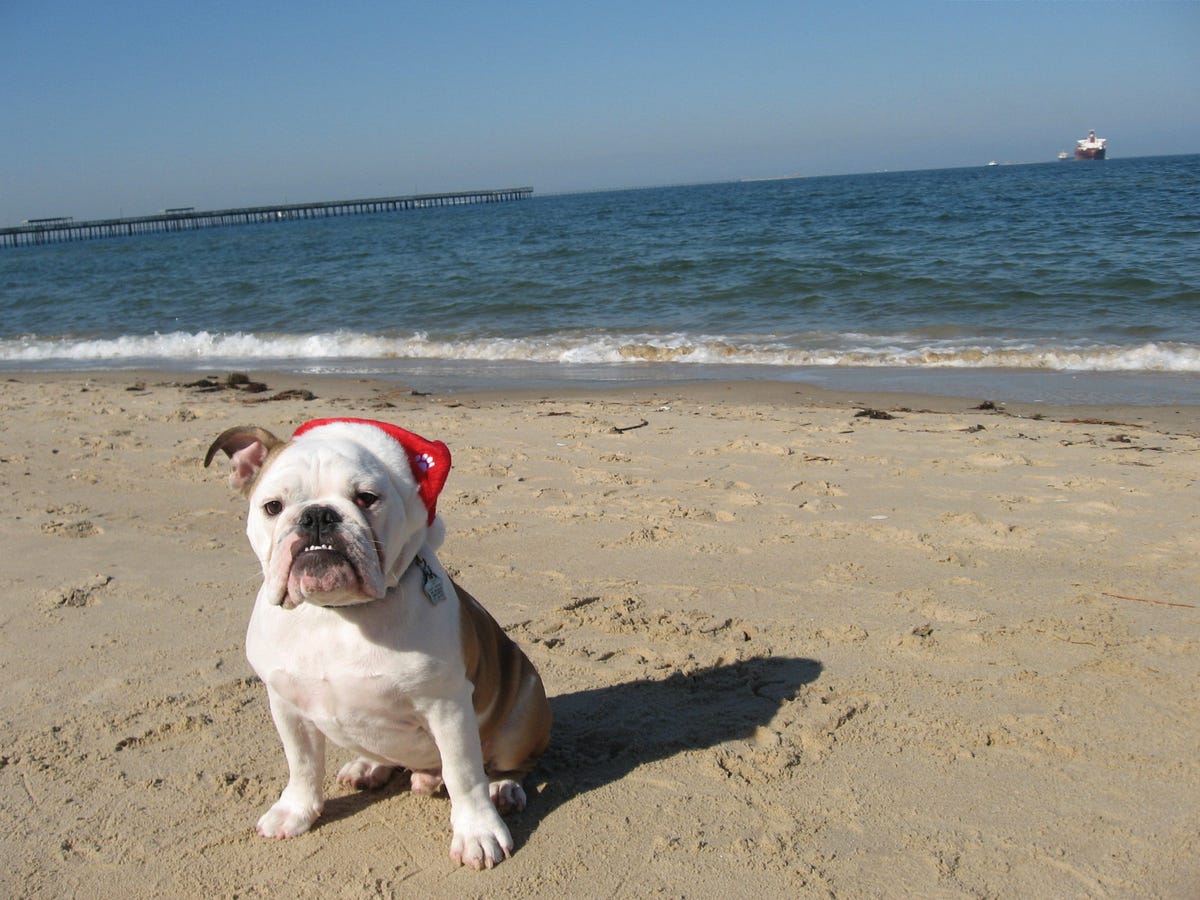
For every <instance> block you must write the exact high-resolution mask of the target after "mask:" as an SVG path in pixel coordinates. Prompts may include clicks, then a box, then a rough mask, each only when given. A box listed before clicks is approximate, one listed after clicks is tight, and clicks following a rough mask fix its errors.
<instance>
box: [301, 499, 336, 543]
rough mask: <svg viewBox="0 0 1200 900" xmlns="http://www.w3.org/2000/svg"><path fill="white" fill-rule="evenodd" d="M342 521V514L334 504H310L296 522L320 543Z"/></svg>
mask: <svg viewBox="0 0 1200 900" xmlns="http://www.w3.org/2000/svg"><path fill="white" fill-rule="evenodd" d="M341 522H342V514H341V513H340V512H338V511H337V510H336V509H334V508H333V507H332V506H318V505H314V506H310V507H308V508H306V509H305V510H304V512H302V513H301V514H300V519H299V520H298V522H297V523H296V524H297V525H299V526H300V528H301V530H303V531H304V532H305V533H306V534H307V535H309V536H310V537H312V538H313V539H314V540H316V541H317V542H318V543H321V542H322V539H323V538H325V537H328V536H329V534H330V532H331V531H333V529H334V528H335V527H336V526H337V525H340V524H341Z"/></svg>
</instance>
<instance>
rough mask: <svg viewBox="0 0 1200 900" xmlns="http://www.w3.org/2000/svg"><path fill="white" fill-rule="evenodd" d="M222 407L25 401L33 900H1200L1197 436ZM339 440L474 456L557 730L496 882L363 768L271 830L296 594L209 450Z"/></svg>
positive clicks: (1158, 430) (446, 408)
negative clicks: (272, 603) (282, 628)
mask: <svg viewBox="0 0 1200 900" xmlns="http://www.w3.org/2000/svg"><path fill="white" fill-rule="evenodd" d="M183 380H185V379H182V378H180V377H178V376H174V375H168V374H162V373H159V374H155V373H140V374H108V375H100V376H95V377H85V376H81V375H70V376H49V375H22V376H19V377H15V378H10V379H9V380H8V381H6V382H3V383H0V409H2V410H3V413H4V415H3V419H2V420H0V483H2V484H3V486H4V489H5V491H6V492H7V496H8V498H9V501H8V503H9V505H8V514H7V515H6V516H4V518H3V524H2V525H0V537H2V543H3V547H4V553H3V558H2V559H3V561H2V562H0V581H2V584H3V593H2V594H0V623H2V625H3V628H2V632H0V639H2V641H3V649H2V651H0V676H2V677H3V684H4V692H3V707H2V710H0V720H2V727H3V739H2V743H3V746H2V747H0V808H2V810H3V822H2V825H3V835H4V836H3V837H2V838H0V853H2V855H3V858H4V859H5V860H7V862H6V863H4V865H3V868H2V874H0V893H3V894H4V895H7V896H14V897H15V896H22V897H65V896H80V897H96V896H122V897H150V896H181V897H182V896H195V897H199V896H205V897H275V896H287V897H316V896H322V897H373V896H385V897H386V896H414V897H417V896H419V897H456V898H457V897H483V896H493V897H497V896H513V897H516V896H521V897H564V896H569V897H631V898H632V897H644V896H652V895H661V896H667V897H714V898H715V897H720V898H727V897H756V898H766V897H785V896H786V897H824V896H839V897H902V896H939V897H995V896H1002V897H1051V896H1053V897H1068V896H1069V897H1195V896H1197V895H1200V761H1198V758H1197V751H1198V749H1200V699H1198V690H1197V689H1198V686H1200V677H1198V676H1200V591H1198V590H1197V587H1198V584H1200V530H1198V527H1197V526H1198V525H1200V502H1198V490H1200V488H1198V484H1197V479H1198V477H1200V417H1198V416H1197V410H1195V409H1124V410H1091V409H1089V410H1043V412H1044V413H1045V416H1044V417H1043V418H1033V417H1030V416H1029V415H1028V413H1029V412H1030V410H1028V409H1024V410H1023V409H1017V408H1013V407H1010V408H1009V409H1008V410H1005V411H985V410H975V409H972V408H971V407H972V406H973V405H976V404H978V400H976V401H956V400H931V399H921V398H897V397H889V396H886V395H876V396H874V397H858V398H853V397H839V396H834V395H818V394H816V393H815V392H814V391H812V390H810V389H805V388H801V387H797V386H794V385H792V386H786V385H733V386H713V385H710V386H706V387H691V386H684V387H678V386H673V387H670V388H663V389H659V390H636V391H635V390H628V391H623V392H608V393H603V394H601V393H592V394H588V393H583V392H575V393H561V394H541V393H538V394H530V395H524V396H515V395H507V396H504V397H497V396H484V395H480V396H470V397H466V396H463V397H436V396H415V395H412V394H411V393H409V392H407V391H404V390H401V389H398V388H396V386H395V385H388V384H378V383H369V382H363V381H354V380H344V381H333V380H330V381H318V380H314V379H300V378H293V377H285V376H269V380H270V381H271V389H270V390H269V391H267V392H265V393H259V394H250V393H246V392H243V391H240V390H221V391H213V392H202V391H200V390H199V389H197V388H186V387H183V386H181V385H180V384H179V383H178V382H180V381H183ZM288 388H306V389H309V390H311V391H313V392H314V393H315V394H316V395H317V398H316V399H312V400H304V399H298V398H292V399H287V398H285V399H276V400H268V399H266V398H269V397H272V396H274V395H275V394H276V392H278V391H281V390H284V389H288ZM980 399H983V398H980ZM863 407H871V408H876V409H881V408H883V409H889V410H891V414H892V415H893V416H894V418H890V419H888V418H870V417H866V416H856V412H857V411H858V410H859V409H861V408H863ZM900 407H905V408H906V409H905V410H904V411H899V408H900ZM335 414H349V415H368V416H373V417H377V418H386V419H388V420H390V421H394V422H397V423H399V424H402V425H404V426H406V427H409V428H412V429H413V430H416V431H418V432H421V433H423V434H425V435H426V436H428V437H436V438H441V439H443V440H445V441H446V442H447V443H448V444H449V445H450V447H451V450H452V451H453V453H454V458H455V469H454V471H453V473H452V475H451V478H450V482H449V484H448V485H447V488H446V492H445V493H444V494H443V499H442V501H441V504H440V509H441V511H442V512H443V515H444V516H445V518H446V521H447V524H448V528H449V532H448V538H447V542H446V545H445V547H444V548H443V551H442V557H443V560H444V561H445V562H446V564H447V565H448V567H450V568H451V570H452V571H454V572H456V573H457V575H458V577H459V579H460V580H461V581H462V582H463V583H464V585H465V586H467V587H468V588H469V589H470V590H471V591H472V592H473V593H475V594H476V595H477V596H478V597H479V598H480V599H481V600H482V601H483V602H484V603H485V604H486V605H487V606H488V607H489V608H490V609H491V611H492V613H493V614H494V615H495V616H496V617H497V619H499V620H500V621H501V622H502V623H503V624H504V625H506V626H507V627H508V628H509V631H510V633H511V634H512V635H513V636H514V637H515V638H517V640H519V641H520V642H521V643H522V645H523V646H524V647H525V648H526V650H527V652H528V653H529V655H530V656H531V658H532V659H533V660H534V662H535V663H536V664H537V665H538V667H539V668H540V670H541V672H542V675H543V677H544V679H545V682H546V685H547V689H548V691H549V693H550V694H551V696H552V698H553V699H552V703H553V706H554V711H555V715H556V730H555V737H554V741H553V744H552V747H551V750H550V751H549V753H548V754H547V756H546V758H545V759H544V761H543V764H542V765H541V766H540V767H539V769H538V770H537V771H536V772H535V773H534V774H533V775H532V776H531V778H530V780H529V785H528V786H529V788H530V794H531V802H530V806H529V809H528V810H527V811H526V812H524V813H523V814H521V815H518V816H514V817H512V818H511V820H510V824H511V827H512V829H513V833H514V836H515V838H516V842H517V849H516V853H515V855H514V856H513V858H512V859H511V860H509V861H507V862H505V863H504V864H502V865H501V866H500V867H498V868H497V869H495V870H494V871H491V872H483V873H476V872H471V871H467V870H461V869H456V868H455V867H454V866H453V865H452V864H451V863H450V861H449V859H448V856H447V850H448V846H449V838H450V832H449V823H448V813H449V809H448V801H446V799H445V798H444V797H436V798H429V797H420V796H413V795H410V794H409V793H408V792H407V790H406V785H405V784H404V783H403V779H400V780H398V782H397V783H393V784H392V785H389V786H388V787H386V788H384V789H383V790H381V791H378V792H373V793H361V794H360V793H355V792H352V791H348V790H345V789H343V788H340V787H339V786H338V785H337V784H336V781H335V779H334V778H333V777H332V776H333V773H336V771H337V768H338V766H339V765H340V764H341V763H342V762H344V761H345V759H346V758H347V755H346V754H345V753H344V752H342V751H340V750H337V749H336V748H335V749H332V750H331V752H330V759H329V770H330V778H329V780H328V789H329V797H330V799H329V801H328V803H327V807H326V812H325V815H324V817H323V818H322V820H321V821H320V823H319V824H318V827H317V828H316V829H315V830H314V831H313V832H311V833H310V834H308V835H305V836H303V837H300V838H297V839H293V840H289V841H268V840H264V839H262V838H259V837H257V836H255V835H254V834H253V831H252V824H253V822H254V821H255V820H256V818H257V817H258V815H259V814H260V813H261V812H262V811H263V809H264V808H265V807H267V806H268V805H269V804H270V803H271V802H272V801H273V800H274V799H275V797H276V796H277V794H278V792H279V790H280V789H281V787H282V785H283V783H284V780H285V777H286V776H285V773H286V768H285V763H284V759H283V754H282V752H281V750H280V747H279V743H278V739H277V736H276V733H275V729H274V727H273V726H272V724H271V722H270V719H269V716H268V712H267V707H266V696H265V691H264V689H263V687H262V685H261V684H260V683H258V682H257V680H256V679H255V678H254V677H253V676H252V673H251V671H250V669H249V666H248V665H247V663H246V662H245V659H244V657H243V652H242V641H243V635H244V630H245V625H246V621H247V619H248V615H249V609H250V604H251V600H252V598H253V596H254V592H255V590H256V588H257V584H258V580H259V576H258V568H257V562H256V560H255V559H254V557H253V556H252V554H251V552H250V549H249V547H248V546H247V544H246V540H245V537H244V534H243V527H244V508H243V501H242V500H241V499H240V498H239V497H237V496H236V495H235V494H234V493H233V492H232V491H230V490H229V489H228V487H227V486H226V484H225V482H224V475H225V472H224V470H223V469H221V470H219V471H214V470H213V469H208V470H205V469H203V468H202V467H201V464H200V458H201V457H202V456H203V453H204V451H205V449H206V448H207V447H208V444H209V442H210V441H211V439H212V438H213V437H214V436H215V435H216V434H217V433H218V432H220V431H221V430H223V429H224V428H226V427H227V426H229V425H233V424H241V423H254V424H261V425H264V426H266V427H268V428H271V429H272V430H275V431H276V432H277V433H279V434H287V433H290V430H291V428H293V427H294V426H296V425H298V424H299V423H301V422H303V421H305V420H306V419H309V418H313V417H317V416H323V415H335ZM1072 420H1073V421H1072ZM1080 420H1087V421H1080ZM614 429H628V430H624V431H621V430H614Z"/></svg>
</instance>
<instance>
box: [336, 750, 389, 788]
mask: <svg viewBox="0 0 1200 900" xmlns="http://www.w3.org/2000/svg"><path fill="white" fill-rule="evenodd" d="M393 771H394V770H393V769H392V767H391V766H384V765H380V764H379V763H376V762H372V761H371V760H369V759H363V758H361V757H360V758H359V759H356V760H355V761H354V762H350V763H346V764H345V765H344V766H342V768H341V770H340V771H339V772H338V783H339V784H345V785H349V786H350V787H354V788H358V789H359V790H374V789H375V788H381V787H383V786H384V785H385V784H387V783H388V779H389V778H391V777H392V772H393Z"/></svg>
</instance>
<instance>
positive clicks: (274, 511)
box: [263, 500, 283, 519]
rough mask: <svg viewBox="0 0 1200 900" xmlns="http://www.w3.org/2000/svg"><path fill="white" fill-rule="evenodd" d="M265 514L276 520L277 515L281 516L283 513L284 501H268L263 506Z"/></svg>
mask: <svg viewBox="0 0 1200 900" xmlns="http://www.w3.org/2000/svg"><path fill="white" fill-rule="evenodd" d="M263 512H265V513H266V514H267V515H268V516H270V517H271V518H272V519H273V518H275V517H276V516H277V515H279V514H280V513H281V512H283V501H282V500H268V501H267V502H266V503H264V504H263Z"/></svg>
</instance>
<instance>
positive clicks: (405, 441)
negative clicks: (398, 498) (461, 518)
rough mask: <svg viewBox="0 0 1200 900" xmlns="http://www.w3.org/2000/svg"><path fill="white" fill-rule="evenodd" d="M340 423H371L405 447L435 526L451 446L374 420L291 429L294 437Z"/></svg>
mask: <svg viewBox="0 0 1200 900" xmlns="http://www.w3.org/2000/svg"><path fill="white" fill-rule="evenodd" d="M338 423H344V424H348V425H371V426H373V427H375V428H378V429H379V430H380V431H383V432H384V433H385V434H387V435H389V436H390V437H391V438H393V439H394V440H395V441H396V442H398V443H399V444H400V446H401V447H403V448H404V452H405V454H406V455H407V456H408V463H409V465H410V466H412V474H413V479H414V480H415V481H416V482H417V491H418V493H419V494H420V495H421V500H422V501H423V502H424V503H425V508H426V509H427V510H429V524H430V525H432V524H433V517H434V516H436V515H437V498H438V494H440V493H441V491H442V487H443V486H444V485H445V484H446V476H448V475H449V474H450V448H449V447H447V446H446V445H445V444H443V443H442V442H441V441H429V440H426V439H425V438H423V437H421V436H420V435H419V434H413V433H412V432H411V431H405V430H404V429H403V428H401V427H400V426H398V425H392V424H391V423H389V422H377V421H375V420H374V419H353V418H338V419H313V420H312V421H310V422H305V423H304V424H303V425H301V426H300V427H299V428H297V429H296V430H295V431H294V432H292V437H293V438H298V437H299V436H300V435H302V434H304V433H306V432H309V431H312V430H313V429H315V428H320V427H321V426H323V425H334V424H338Z"/></svg>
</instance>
